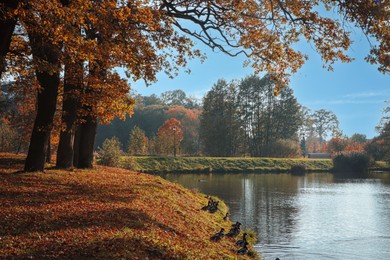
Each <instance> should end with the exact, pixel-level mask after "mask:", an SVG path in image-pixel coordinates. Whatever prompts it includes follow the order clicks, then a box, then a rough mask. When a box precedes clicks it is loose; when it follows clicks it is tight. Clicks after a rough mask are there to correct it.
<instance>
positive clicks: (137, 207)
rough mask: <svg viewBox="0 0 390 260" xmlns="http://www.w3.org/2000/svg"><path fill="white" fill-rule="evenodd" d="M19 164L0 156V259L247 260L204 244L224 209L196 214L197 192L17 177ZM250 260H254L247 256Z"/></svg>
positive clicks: (136, 182) (118, 177) (220, 245)
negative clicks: (146, 259)
mask: <svg viewBox="0 0 390 260" xmlns="http://www.w3.org/2000/svg"><path fill="white" fill-rule="evenodd" d="M23 160H24V158H23V156H15V155H11V154H0V213H1V214H0V215H1V217H0V258H23V259H25V258H28V259H42V258H60V259H61V258H66V259H91V258H94V259H145V258H146V257H147V258H148V259H186V258H190V259H195V258H196V259H223V258H225V259H236V258H238V259H247V258H248V259H249V258H250V257H249V256H239V255H237V253H236V251H237V249H238V248H237V247H236V246H235V245H234V242H235V241H234V239H228V238H224V239H222V241H220V242H212V241H210V236H211V235H213V234H214V233H215V232H217V231H219V229H220V228H221V227H224V228H225V229H227V230H229V228H230V225H231V222H230V221H224V220H223V216H224V215H225V213H226V212H227V210H228V209H227V207H226V205H225V204H224V203H223V202H220V207H219V208H220V209H219V210H218V211H217V212H216V213H214V214H210V213H208V212H206V211H202V210H200V209H201V208H202V206H204V205H206V204H207V201H208V200H207V198H205V196H204V195H202V194H199V193H197V192H196V191H192V190H187V189H185V188H183V187H181V186H179V185H177V184H173V183H170V182H168V181H165V180H163V179H161V178H160V177H155V176H151V175H147V174H143V173H138V172H130V171H127V170H122V169H117V168H109V167H96V168H95V169H93V170H74V171H62V170H54V169H50V170H47V171H45V172H44V173H22V172H17V171H18V170H20V169H22V168H23V167H22V166H23ZM252 257H256V256H252Z"/></svg>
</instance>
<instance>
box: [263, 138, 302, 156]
mask: <svg viewBox="0 0 390 260" xmlns="http://www.w3.org/2000/svg"><path fill="white" fill-rule="evenodd" d="M300 154H301V151H300V147H299V145H298V144H297V142H296V141H294V140H291V139H279V140H277V141H276V142H275V143H274V144H273V145H272V147H271V148H270V154H269V156H270V157H275V158H295V157H299V156H300Z"/></svg>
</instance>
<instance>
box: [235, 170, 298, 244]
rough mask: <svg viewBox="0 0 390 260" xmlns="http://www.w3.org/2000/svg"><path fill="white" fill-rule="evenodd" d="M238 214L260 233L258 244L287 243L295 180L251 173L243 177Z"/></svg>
mask: <svg viewBox="0 0 390 260" xmlns="http://www.w3.org/2000/svg"><path fill="white" fill-rule="evenodd" d="M243 186H244V192H243V196H242V197H241V201H242V203H240V205H241V209H239V211H238V212H240V213H239V214H242V216H240V218H241V219H243V223H244V225H245V226H248V227H250V228H252V229H255V231H256V232H257V233H258V234H259V236H260V241H261V243H265V244H279V243H283V242H288V241H290V239H291V233H292V231H293V229H294V219H295V216H296V214H297V208H296V206H295V196H296V194H297V190H298V189H297V182H296V180H295V179H293V178H292V177H291V176H290V175H286V174H278V175H275V174H261V175H251V176H248V177H247V178H245V179H243Z"/></svg>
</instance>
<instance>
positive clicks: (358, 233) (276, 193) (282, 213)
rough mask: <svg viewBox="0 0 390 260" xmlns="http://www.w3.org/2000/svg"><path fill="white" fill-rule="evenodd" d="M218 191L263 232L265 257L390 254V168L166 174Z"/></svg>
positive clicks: (236, 215)
mask: <svg viewBox="0 0 390 260" xmlns="http://www.w3.org/2000/svg"><path fill="white" fill-rule="evenodd" d="M163 177H164V178H166V179H168V180H170V181H174V182H177V183H180V184H182V185H183V186H185V187H187V188H189V189H197V190H199V191H200V192H202V193H205V194H210V195H215V196H218V197H219V198H221V199H222V200H224V201H225V202H226V204H227V205H228V206H229V208H230V213H231V219H232V220H233V221H236V220H238V221H240V222H241V223H243V225H244V226H246V227H249V228H251V229H253V230H255V231H256V232H257V233H258V234H259V241H258V244H256V245H255V249H256V250H257V251H259V252H260V253H261V254H262V255H263V257H264V259H275V258H276V257H279V258H280V259H281V260H282V259H390V174H389V173H377V174H370V177H369V178H367V179H340V178H336V177H335V176H333V175H332V174H327V173H317V174H307V175H306V176H292V175H290V174H212V175H200V174H181V175H180V174H166V175H164V176H163Z"/></svg>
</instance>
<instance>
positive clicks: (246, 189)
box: [165, 174, 299, 243]
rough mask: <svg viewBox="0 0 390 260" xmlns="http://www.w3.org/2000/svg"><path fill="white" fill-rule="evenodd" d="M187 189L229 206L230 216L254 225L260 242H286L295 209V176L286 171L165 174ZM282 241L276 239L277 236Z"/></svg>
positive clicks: (248, 225) (296, 190)
mask: <svg viewBox="0 0 390 260" xmlns="http://www.w3.org/2000/svg"><path fill="white" fill-rule="evenodd" d="M165 178H167V179H168V180H172V181H177V182H178V183H180V184H182V185H184V186H185V187H187V188H189V189H198V190H199V191H200V192H202V193H205V194H208V195H214V196H217V197H219V198H221V199H222V200H224V201H225V202H226V203H227V205H228V206H229V208H230V213H231V215H230V218H231V220H233V221H240V222H241V223H243V225H244V227H249V228H251V229H254V230H255V231H256V232H257V233H258V234H259V237H260V239H261V242H262V243H280V242H287V241H289V239H290V234H291V232H292V231H293V227H294V218H295V215H296V214H297V209H296V207H295V205H294V201H295V196H296V194H297V192H298V188H297V180H296V178H299V177H292V176H290V175H288V174H213V175H207V174H198V175H193V174H183V175H176V174H168V175H166V176H165ZM281 239H282V240H283V241H280V240H281Z"/></svg>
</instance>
